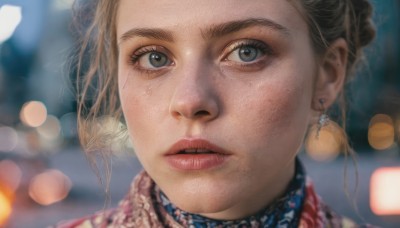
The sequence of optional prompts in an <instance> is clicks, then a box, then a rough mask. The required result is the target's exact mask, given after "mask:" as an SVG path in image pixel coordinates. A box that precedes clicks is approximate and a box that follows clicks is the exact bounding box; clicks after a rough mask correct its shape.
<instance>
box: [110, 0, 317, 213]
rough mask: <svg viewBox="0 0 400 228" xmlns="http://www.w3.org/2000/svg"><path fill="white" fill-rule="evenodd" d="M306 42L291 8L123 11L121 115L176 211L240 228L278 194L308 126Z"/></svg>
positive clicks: (227, 5)
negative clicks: (240, 221) (234, 223)
mask: <svg viewBox="0 0 400 228" xmlns="http://www.w3.org/2000/svg"><path fill="white" fill-rule="evenodd" d="M308 34H309V33H308V27H307V24H306V22H305V21H304V20H303V19H302V17H301V15H300V14H299V12H298V11H297V10H296V9H295V8H294V6H293V3H290V2H289V1H282V0H252V1H245V0H218V1H215V0H202V1H195V0H186V1H175V0H158V1H153V0H148V1H139V0H121V2H120V6H119V11H118V17H117V38H118V47H119V62H118V69H119V71H118V80H119V82H118V83H119V92H120V99H121V102H122V108H123V112H124V116H125V119H126V122H127V125H128V129H129V133H130V136H131V138H132V141H133V144H134V149H135V151H136V153H137V156H138V158H139V160H140V161H141V163H142V165H143V167H144V169H145V170H146V171H147V172H148V174H149V175H150V176H151V177H152V178H153V179H154V181H155V182H156V183H157V185H158V186H159V187H160V188H161V189H162V190H163V192H164V193H165V194H166V195H167V196H168V197H169V198H170V200H171V201H172V202H173V203H175V204H176V205H177V206H178V207H180V208H181V209H184V210H187V211H189V212H193V213H199V214H203V215H205V216H208V217H211V218H217V219H236V218H240V217H244V216H246V215H249V214H252V213H255V212H257V211H258V210H260V209H262V208H263V207H265V205H267V204H268V203H270V202H271V201H272V200H273V199H274V198H276V197H278V196H279V195H280V194H282V192H283V191H284V190H285V188H286V187H287V184H288V183H289V181H290V180H291V178H292V177H293V174H294V157H295V155H296V153H297V152H298V150H299V148H300V146H301V144H302V141H303V137H304V135H305V132H306V129H307V126H308V123H309V119H310V116H311V103H312V102H311V101H312V99H313V98H312V95H313V78H314V77H315V74H316V69H317V66H316V63H315V57H314V53H313V51H312V47H311V41H310V38H309V35H308Z"/></svg>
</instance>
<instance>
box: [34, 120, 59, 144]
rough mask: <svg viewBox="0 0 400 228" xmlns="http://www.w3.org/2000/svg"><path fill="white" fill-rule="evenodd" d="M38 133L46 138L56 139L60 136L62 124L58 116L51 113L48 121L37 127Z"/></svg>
mask: <svg viewBox="0 0 400 228" xmlns="http://www.w3.org/2000/svg"><path fill="white" fill-rule="evenodd" d="M37 131H38V133H39V134H40V136H42V137H43V138H45V139H48V140H55V139H57V138H58V137H60V132H61V125H60V121H58V119H57V117H55V116H52V115H49V116H47V119H46V121H45V122H44V123H43V124H42V125H41V126H39V127H38V128H37Z"/></svg>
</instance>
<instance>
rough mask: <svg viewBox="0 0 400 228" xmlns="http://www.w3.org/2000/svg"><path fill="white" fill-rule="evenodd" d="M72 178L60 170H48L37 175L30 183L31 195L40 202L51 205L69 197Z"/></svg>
mask: <svg viewBox="0 0 400 228" xmlns="http://www.w3.org/2000/svg"><path fill="white" fill-rule="evenodd" d="M71 185H72V184H71V180H70V179H69V178H68V177H67V176H65V175H64V174H63V173H62V172H61V171H59V170H47V171H45V172H43V173H41V174H39V175H37V176H35V177H34V178H33V179H32V181H31V183H30V185H29V196H30V197H31V198H32V199H33V200H34V201H35V202H37V203H38V204H41V205H50V204H53V203H56V202H59V201H61V200H63V199H64V198H65V197H67V195H68V193H69V191H70V189H71Z"/></svg>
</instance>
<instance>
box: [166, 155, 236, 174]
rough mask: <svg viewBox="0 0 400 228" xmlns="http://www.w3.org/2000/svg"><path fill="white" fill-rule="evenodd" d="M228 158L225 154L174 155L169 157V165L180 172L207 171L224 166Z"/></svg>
mask: <svg viewBox="0 0 400 228" xmlns="http://www.w3.org/2000/svg"><path fill="white" fill-rule="evenodd" d="M227 158H228V155H225V154H217V153H216V154H173V155H168V156H167V161H168V163H169V164H170V165H171V166H172V167H174V168H176V169H179V170H205V169H211V168H215V167H218V166H220V165H222V164H223V163H224V162H225V161H226V160H227Z"/></svg>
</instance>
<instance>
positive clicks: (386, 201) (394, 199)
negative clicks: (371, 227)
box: [370, 167, 400, 215]
mask: <svg viewBox="0 0 400 228" xmlns="http://www.w3.org/2000/svg"><path fill="white" fill-rule="evenodd" d="M370 205H371V209H372V211H373V212H374V213H375V214H377V215H400V167H392V168H379V169H377V170H376V171H375V172H374V173H373V174H372V177H371V182H370Z"/></svg>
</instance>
